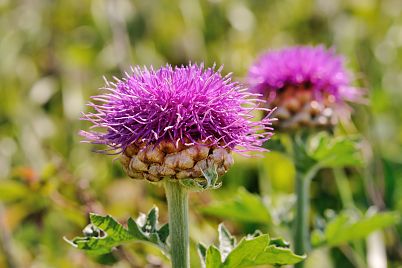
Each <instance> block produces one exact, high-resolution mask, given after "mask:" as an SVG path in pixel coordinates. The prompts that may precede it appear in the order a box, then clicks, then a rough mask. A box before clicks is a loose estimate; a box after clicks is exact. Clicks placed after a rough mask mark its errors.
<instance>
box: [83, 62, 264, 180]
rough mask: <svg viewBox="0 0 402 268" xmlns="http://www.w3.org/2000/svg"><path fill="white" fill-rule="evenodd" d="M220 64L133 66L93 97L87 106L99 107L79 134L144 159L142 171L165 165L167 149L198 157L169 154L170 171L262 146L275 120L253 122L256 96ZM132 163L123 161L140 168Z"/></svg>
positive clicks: (84, 117) (88, 114)
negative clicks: (217, 155) (217, 66)
mask: <svg viewBox="0 0 402 268" xmlns="http://www.w3.org/2000/svg"><path fill="white" fill-rule="evenodd" d="M221 69H222V68H220V69H218V70H215V69H214V68H204V66H203V65H196V64H190V65H188V66H181V67H171V66H170V65H166V66H165V67H162V68H160V69H158V70H154V69H153V68H150V69H147V68H145V67H144V68H140V67H136V68H133V69H132V74H126V77H125V78H123V79H121V80H120V79H115V80H116V81H115V82H106V87H105V88H104V90H105V93H104V94H102V95H98V96H94V97H92V99H93V100H94V101H95V103H93V102H91V103H90V104H89V106H91V107H93V108H94V110H95V112H94V113H92V112H90V113H87V114H84V116H83V119H84V120H88V121H90V122H91V123H92V124H93V126H92V127H91V128H92V129H91V130H90V131H81V135H83V136H84V137H85V138H86V140H87V141H89V142H92V143H96V144H104V145H107V146H108V148H109V150H113V151H115V152H116V153H120V152H123V153H124V155H125V156H127V157H129V158H130V159H131V160H132V159H133V157H134V156H135V157H136V158H138V159H136V160H135V161H137V160H139V161H141V162H144V161H145V162H144V163H145V165H146V166H142V167H140V166H141V163H138V161H137V162H136V163H137V164H138V165H139V166H138V167H137V168H135V172H134V173H140V174H142V173H143V172H149V169H150V165H152V164H156V163H158V164H161V165H162V167H161V168H164V167H166V165H164V164H166V163H165V162H166V161H167V159H170V158H169V157H168V154H175V155H176V156H177V154H178V153H179V152H181V151H183V150H188V149H190V148H193V149H192V150H193V151H192V153H193V154H196V155H197V157H198V158H199V159H198V158H197V157H195V156H194V155H193V156H191V161H190V160H189V161H190V162H189V163H187V165H186V164H183V161H181V160H180V159H178V160H174V159H170V160H169V161H170V162H169V163H170V166H169V168H171V169H172V170H173V171H172V170H169V172H167V173H168V174H171V175H169V176H173V175H172V174H173V173H174V171H175V172H176V173H177V172H178V170H179V169H180V170H185V169H186V170H189V169H191V168H193V167H194V165H195V162H194V161H195V160H202V159H206V158H207V157H208V156H209V155H212V154H213V150H214V149H222V150H223V151H225V152H230V151H232V150H233V151H238V152H247V151H263V150H264V149H262V148H261V145H262V143H263V142H264V141H266V140H268V139H269V138H270V136H271V135H272V132H271V130H272V128H271V119H270V118H268V117H266V118H265V119H263V120H262V121H258V122H255V121H251V119H252V118H253V115H252V112H253V111H254V110H256V109H263V108H258V107H257V104H256V101H258V100H255V97H256V94H252V93H248V92H247V91H246V90H245V89H243V88H242V87H241V86H240V85H239V84H238V83H236V82H233V81H232V80H231V75H230V74H229V75H226V76H222V75H221ZM253 98H254V99H253ZM268 112H269V113H270V111H269V110H268ZM205 147H206V148H208V150H206V151H205V150H204V149H203V148H205ZM210 149H213V150H210ZM222 150H221V152H222ZM198 152H200V153H198ZM216 153H217V152H216ZM201 155H203V156H202V157H201ZM222 157H223V156H222ZM222 157H221V158H222ZM222 159H223V158H222ZM131 160H129V159H126V160H124V161H126V162H127V161H129V162H128V163H126V164H127V165H130V163H131V164H132V165H134V166H135V165H136V164H135V163H134V164H133V163H132V161H131ZM124 161H123V162H124ZM147 161H148V162H147ZM229 162H230V161H229ZM179 166H180V167H179ZM161 168H158V169H159V171H158V172H159V173H158V174H159V175H158V176H160V174H161V173H163V172H164V171H163V172H162V171H161V170H160V169H161ZM141 169H142V170H143V171H141ZM145 170H146V171H145ZM165 171H166V170H165ZM155 172H156V171H155ZM165 173H166V172H165ZM137 175H138V174H137ZM194 176H195V175H194ZM190 177H191V176H190Z"/></svg>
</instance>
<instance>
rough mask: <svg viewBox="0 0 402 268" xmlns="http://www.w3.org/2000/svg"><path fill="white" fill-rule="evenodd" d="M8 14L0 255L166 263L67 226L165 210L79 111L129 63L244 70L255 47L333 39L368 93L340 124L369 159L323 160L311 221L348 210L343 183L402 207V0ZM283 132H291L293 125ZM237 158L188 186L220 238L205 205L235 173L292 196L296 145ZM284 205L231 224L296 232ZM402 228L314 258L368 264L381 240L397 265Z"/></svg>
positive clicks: (206, 229) (15, 7)
mask: <svg viewBox="0 0 402 268" xmlns="http://www.w3.org/2000/svg"><path fill="white" fill-rule="evenodd" d="M0 14H1V16H0V36H1V39H0V58H1V61H0V78H1V79H0V202H1V203H0V239H1V243H0V267H8V266H9V267H100V266H101V264H100V263H103V264H113V263H114V265H116V266H119V267H130V266H131V267H146V265H147V264H148V267H166V266H168V262H167V260H166V258H165V257H164V256H163V255H161V254H160V252H159V251H158V250H157V249H155V248H153V247H152V246H150V247H148V246H144V245H142V244H141V245H140V244H135V243H134V244H128V245H126V246H124V247H122V248H118V250H116V251H115V252H113V256H109V257H110V258H104V259H101V258H95V257H90V256H87V255H85V254H83V253H82V252H81V251H78V250H76V249H74V248H72V247H70V246H69V245H68V244H67V243H65V242H64V241H63V240H62V237H63V236H64V235H66V236H67V237H74V236H75V235H77V234H79V233H80V229H81V228H82V226H85V225H86V224H87V223H89V214H88V213H89V212H95V213H99V214H102V215H104V214H106V213H107V214H111V215H114V216H115V217H116V219H118V220H120V219H127V218H129V217H130V216H132V215H137V214H138V213H139V211H148V210H149V209H150V208H151V207H152V205H153V204H155V205H157V206H158V207H159V208H160V218H161V222H166V219H167V215H166V203H165V200H164V195H163V190H162V189H161V188H158V187H155V186H153V185H148V184H147V183H144V182H138V181H132V180H129V179H127V178H126V177H125V176H124V175H123V173H122V171H121V169H120V166H119V165H118V163H116V161H113V156H104V155H99V154H94V153H92V152H91V149H93V147H91V146H89V145H84V144H81V143H80V137H79V136H78V135H77V132H78V130H79V129H82V128H86V127H88V125H86V124H85V123H83V122H80V121H79V120H78V118H79V117H80V113H81V112H82V111H85V110H86V109H87V108H86V106H85V102H86V100H88V98H89V96H90V95H93V94H96V93H97V89H98V88H100V87H102V86H103V83H104V82H103V80H102V76H103V75H105V76H106V77H108V78H111V77H112V76H113V75H115V76H121V73H122V71H123V70H126V69H128V67H129V66H130V65H134V64H140V65H154V66H160V65H163V64H165V63H167V62H169V63H171V64H185V63H188V62H189V61H204V62H205V63H206V64H207V65H211V64H213V63H214V62H216V63H217V64H218V65H221V64H224V65H225V68H224V71H226V72H234V75H235V77H237V78H238V79H239V80H241V81H243V80H244V77H245V75H246V74H247V68H248V67H249V66H250V64H251V63H252V62H253V59H254V58H255V57H256V56H257V55H259V54H260V53H261V52H262V51H264V50H266V49H269V48H277V47H282V46H286V45H293V44H318V43H323V44H325V45H327V46H335V47H336V49H337V51H338V52H339V53H342V54H344V55H345V58H346V59H347V64H348V67H349V68H350V69H351V70H353V72H354V73H356V85H357V86H360V87H363V88H367V91H368V96H369V101H370V103H369V105H366V106H356V107H353V108H354V118H353V122H355V123H351V122H345V123H343V124H342V125H341V126H340V127H339V128H338V129H337V130H336V131H335V133H336V134H337V135H345V134H347V135H361V136H362V144H361V146H362V149H363V158H364V161H363V167H362V168H347V169H343V170H342V173H343V175H345V176H344V177H346V178H347V179H346V183H337V181H338V182H339V180H336V179H339V178H342V176H340V177H339V176H337V175H336V174H334V173H333V172H331V171H329V170H325V169H324V170H322V171H320V173H319V174H318V176H317V177H316V179H315V180H314V181H313V184H312V191H311V195H312V206H313V207H312V219H313V220H312V222H311V226H312V228H318V229H319V228H320V224H319V222H320V220H319V219H320V218H322V217H323V215H324V212H325V211H326V210H327V209H332V210H334V211H336V212H340V210H341V209H342V207H343V206H344V204H343V203H342V200H341V198H340V197H342V196H341V195H345V193H347V192H350V194H351V195H352V199H353V202H354V205H355V206H356V207H357V208H358V209H359V210H360V211H366V210H367V208H368V207H370V206H375V207H377V208H378V209H379V210H381V211H382V210H395V211H398V212H399V213H400V212H402V198H401V197H402V180H401V178H402V125H401V124H400V122H402V106H401V105H400V102H401V100H402V90H401V88H402V70H401V68H402V67H401V66H402V49H401V47H402V5H401V2H400V0H352V1H347V0H336V1H326V0H303V1H302V0H299V1H297V0H273V1H262V0H251V1H245V0H232V1H228V0H210V1H207V0H205V1H199V0H194V1H186V0H160V1H152V0H150V1H141V0H135V1H129V0H119V1H113V0H91V1H90V0H84V1H78V0H71V1H52V0H16V1H11V0H0ZM275 139H276V140H281V141H282V140H283V143H284V145H285V146H287V145H288V143H289V142H288V141H286V137H280V136H279V135H277V137H276V138H275ZM271 144H272V146H273V145H274V144H275V143H274V142H271V143H268V144H267V147H270V146H271ZM272 148H273V147H272ZM235 160H236V164H235V166H234V167H233V169H232V170H231V171H229V173H228V174H227V175H226V176H225V178H224V180H223V182H224V183H223V187H222V189H219V190H216V191H212V192H204V193H196V194H193V195H192V196H191V198H190V202H191V207H192V211H191V230H190V231H191V236H192V238H193V240H194V241H202V242H203V243H205V244H212V242H213V241H214V240H215V237H216V233H215V229H216V226H217V225H218V219H217V217H216V216H207V217H204V216H202V214H201V208H203V207H205V205H206V204H209V203H211V202H212V201H213V202H219V201H220V200H225V199H226V198H229V197H233V195H234V194H236V192H237V189H238V188H239V186H244V187H245V188H246V189H247V190H248V191H249V192H251V193H253V194H259V195H261V196H262V197H263V198H265V199H266V196H267V195H268V196H269V198H268V200H270V201H269V203H268V204H272V205H273V206H274V207H281V206H283V207H287V205H286V204H292V202H294V198H293V196H292V195H290V193H292V192H293V189H292V187H293V174H294V168H293V163H292V162H291V160H290V159H289V158H288V156H286V155H284V154H282V153H281V152H275V154H272V155H270V156H268V157H267V158H266V159H265V158H264V159H256V158H251V159H246V158H242V157H236V159H235ZM338 175H339V174H338ZM343 182H345V180H344V181H343ZM340 185H343V187H339V186H340ZM345 186H346V187H345ZM243 197H244V196H243ZM239 198H241V196H240V197H239ZM251 199H252V198H251ZM292 200H293V201H292ZM246 205H247V203H246ZM289 208H291V205H290V206H289ZM275 211H276V210H275ZM264 213H265V212H264ZM275 213H276V212H275ZM278 213H282V214H281V217H280V219H281V222H282V224H281V225H280V226H277V225H274V224H261V223H262V222H261V221H260V222H259V223H247V222H241V221H237V220H239V218H236V217H235V216H228V218H225V220H227V223H226V225H227V226H228V228H229V229H230V230H231V231H232V233H234V234H235V235H239V236H243V235H244V234H246V233H250V232H252V231H253V230H254V229H255V227H259V228H261V229H262V230H263V231H266V230H267V229H268V230H269V232H270V233H274V234H277V235H280V236H283V237H285V238H286V239H287V240H290V237H291V235H290V230H291V226H290V224H289V222H290V220H291V218H292V213H291V212H289V211H288V210H287V209H284V210H283V211H282V212H278ZM271 214H272V212H271ZM222 215H224V214H222ZM341 215H343V214H341ZM224 216H225V215H224ZM230 217H233V218H230ZM259 217H260V218H261V217H262V215H259ZM271 217H272V218H273V219H275V218H278V217H277V216H275V215H271ZM401 233H402V226H401V225H400V224H399V225H397V226H396V227H395V228H391V229H387V230H385V231H384V232H382V233H380V234H379V235H378V234H377V235H376V236H375V237H374V236H370V237H369V238H367V239H366V243H364V241H363V242H362V243H364V244H363V245H362V243H360V242H359V243H353V244H350V245H347V246H342V247H340V248H331V249H328V250H326V251H325V250H321V251H316V253H314V252H313V253H312V254H313V255H314V254H317V256H319V257H317V258H316V257H315V256H312V257H311V259H308V261H309V263H308V264H309V265H310V266H311V267H316V266H314V265H317V263H318V264H321V263H328V264H329V265H333V267H352V266H357V265H358V264H359V263H360V264H361V263H363V264H365V262H366V261H368V260H369V259H370V258H369V257H370V256H369V255H370V254H365V252H370V250H374V249H373V247H374V246H373V245H374V244H373V243H375V244H376V245H380V247H379V248H380V249H381V248H382V249H384V250H386V251H385V252H386V254H387V255H386V258H387V259H388V265H389V266H390V267H398V266H400V265H402V245H401ZM373 239H374V240H373ZM373 241H374V242H373ZM365 249H367V250H366V251H365ZM192 250H193V251H192V252H191V254H192V260H193V261H194V263H193V264H192V265H193V266H192V267H198V266H199V265H200V264H199V263H198V257H197V252H196V251H195V246H194V245H193V246H192ZM381 252H382V251H381V250H380V251H379V253H381ZM377 253H378V252H377ZM319 254H321V255H319ZM112 257H113V258H115V261H113V262H111V261H110V260H111V258H112ZM329 267H330V266H329Z"/></svg>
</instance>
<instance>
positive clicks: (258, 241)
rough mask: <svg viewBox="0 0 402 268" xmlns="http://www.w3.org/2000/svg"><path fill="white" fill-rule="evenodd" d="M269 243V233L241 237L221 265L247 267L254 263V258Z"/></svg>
mask: <svg viewBox="0 0 402 268" xmlns="http://www.w3.org/2000/svg"><path fill="white" fill-rule="evenodd" d="M268 244H269V235H261V236H258V237H256V238H252V239H244V238H243V239H242V240H241V241H240V242H239V244H238V245H237V247H236V248H234V249H233V251H232V252H230V254H229V255H228V256H227V258H226V260H225V262H224V263H223V267H247V266H252V265H254V260H255V259H256V258H257V257H258V255H260V254H261V253H262V252H263V251H264V249H265V248H266V247H267V246H268Z"/></svg>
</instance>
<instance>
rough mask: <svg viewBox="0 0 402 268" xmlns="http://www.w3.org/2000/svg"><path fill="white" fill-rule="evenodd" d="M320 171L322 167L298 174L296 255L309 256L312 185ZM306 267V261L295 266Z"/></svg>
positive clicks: (299, 171) (318, 166)
mask: <svg viewBox="0 0 402 268" xmlns="http://www.w3.org/2000/svg"><path fill="white" fill-rule="evenodd" d="M319 169H320V165H319V164H316V165H314V166H312V167H311V168H310V169H309V170H308V171H307V172H306V173H303V172H302V171H301V170H297V172H296V196H297V200H296V218H295V234H294V243H295V253H296V254H299V255H303V254H307V253H308V251H309V250H310V234H309V215H310V184H311V181H312V179H313V178H314V176H315V175H316V174H317V172H318V170H319ZM295 267H297V268H302V267H304V261H302V262H299V263H297V264H296V265H295Z"/></svg>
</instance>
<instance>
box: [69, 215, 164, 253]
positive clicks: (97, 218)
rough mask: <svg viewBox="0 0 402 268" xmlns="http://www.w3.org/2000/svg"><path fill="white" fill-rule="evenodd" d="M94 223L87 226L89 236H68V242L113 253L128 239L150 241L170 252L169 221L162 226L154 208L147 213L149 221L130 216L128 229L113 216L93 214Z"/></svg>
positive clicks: (81, 247) (86, 233) (91, 218)
mask: <svg viewBox="0 0 402 268" xmlns="http://www.w3.org/2000/svg"><path fill="white" fill-rule="evenodd" d="M90 220H91V225H88V226H87V227H86V228H85V229H84V235H85V237H76V238H74V239H72V240H68V239H65V240H66V241H67V242H68V243H70V244H71V245H73V246H74V247H77V248H79V249H83V250H86V251H88V252H90V253H92V254H94V255H101V254H106V253H109V252H110V251H111V250H112V248H114V247H116V246H119V245H121V244H123V243H125V242H129V241H133V242H136V241H137V242H148V243H151V244H152V245H154V246H157V247H159V248H160V249H161V250H162V251H163V252H164V253H165V254H168V252H169V250H168V246H167V245H166V239H167V236H168V235H169V228H168V227H167V224H165V225H163V226H162V227H161V228H160V229H158V228H157V225H158V210H157V208H156V207H155V208H153V209H151V210H150V212H149V213H148V215H146V221H140V220H138V221H137V222H136V221H134V220H133V219H132V218H130V219H129V220H128V222H127V229H126V228H125V227H124V226H123V225H121V224H120V223H118V222H117V221H116V220H115V219H114V218H113V217H112V216H109V215H107V216H101V215H97V214H90Z"/></svg>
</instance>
